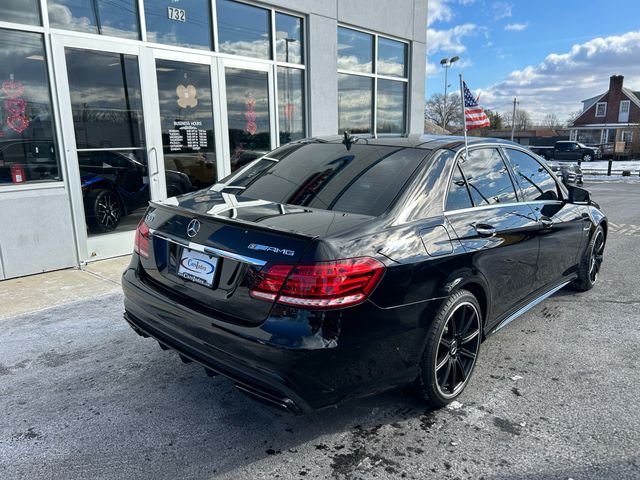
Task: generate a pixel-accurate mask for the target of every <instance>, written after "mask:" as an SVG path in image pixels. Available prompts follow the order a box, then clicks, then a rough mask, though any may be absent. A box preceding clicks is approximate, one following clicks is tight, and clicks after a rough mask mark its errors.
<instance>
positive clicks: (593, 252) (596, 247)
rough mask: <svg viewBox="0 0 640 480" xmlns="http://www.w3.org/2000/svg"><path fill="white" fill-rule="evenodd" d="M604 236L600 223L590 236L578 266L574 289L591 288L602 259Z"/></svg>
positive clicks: (595, 280) (583, 289) (596, 278)
mask: <svg viewBox="0 0 640 480" xmlns="http://www.w3.org/2000/svg"><path fill="white" fill-rule="evenodd" d="M604 247H605V238H604V230H603V229H602V227H601V226H600V225H598V227H597V228H596V230H595V232H594V233H593V235H592V236H591V241H590V242H589V245H588V246H587V248H586V250H585V252H584V254H583V256H582V260H581V261H580V265H579V268H578V278H576V279H575V280H574V282H573V287H574V288H575V289H576V290H580V291H582V292H586V291H587V290H591V288H593V286H594V285H595V284H596V282H597V281H598V276H599V274H600V269H601V268H602V262H603V260H604Z"/></svg>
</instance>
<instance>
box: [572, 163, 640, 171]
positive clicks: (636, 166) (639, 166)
mask: <svg viewBox="0 0 640 480" xmlns="http://www.w3.org/2000/svg"><path fill="white" fill-rule="evenodd" d="M607 168H609V161H608V160H598V161H597V162H582V169H583V170H591V171H593V170H598V171H600V170H603V171H605V172H606V171H607ZM611 168H612V170H632V171H634V170H635V171H638V170H640V160H614V161H613V162H612V164H611Z"/></svg>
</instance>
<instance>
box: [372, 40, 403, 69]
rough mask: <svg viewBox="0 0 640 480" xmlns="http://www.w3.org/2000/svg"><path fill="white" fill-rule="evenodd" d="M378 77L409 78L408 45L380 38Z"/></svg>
mask: <svg viewBox="0 0 640 480" xmlns="http://www.w3.org/2000/svg"><path fill="white" fill-rule="evenodd" d="M377 73H378V75H387V76H390V77H403V78H404V77H406V76H407V44H406V43H404V42H398V41H396V40H390V39H388V38H384V37H378V63H377Z"/></svg>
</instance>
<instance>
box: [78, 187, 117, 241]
mask: <svg viewBox="0 0 640 480" xmlns="http://www.w3.org/2000/svg"><path fill="white" fill-rule="evenodd" d="M85 208H86V217H87V225H88V227H89V229H90V230H91V231H92V232H95V233H107V232H112V231H113V230H115V229H116V228H117V227H118V224H119V223H120V219H121V218H122V205H121V204H120V199H119V198H118V195H117V194H116V193H115V192H114V191H112V190H106V189H101V190H93V191H91V192H89V193H88V194H87V197H86V199H85Z"/></svg>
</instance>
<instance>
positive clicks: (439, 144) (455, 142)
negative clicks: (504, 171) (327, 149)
mask: <svg viewBox="0 0 640 480" xmlns="http://www.w3.org/2000/svg"><path fill="white" fill-rule="evenodd" d="M351 138H352V139H353V141H354V142H357V144H358V145H379V146H389V147H405V148H422V149H426V150H438V149H448V150H454V151H457V150H460V149H461V148H464V137H463V136H461V135H418V134H415V135H403V136H379V137H365V136H357V135H352V136H351ZM343 141H344V136H342V135H330V136H319V137H312V138H307V139H304V140H299V141H298V142H300V143H314V142H317V143H342V142H343ZM467 142H468V144H469V146H473V145H477V144H487V143H490V144H499V145H513V146H518V147H522V145H520V144H518V143H515V142H510V141H509V140H504V139H501V138H487V137H467ZM294 143H295V142H294Z"/></svg>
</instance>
